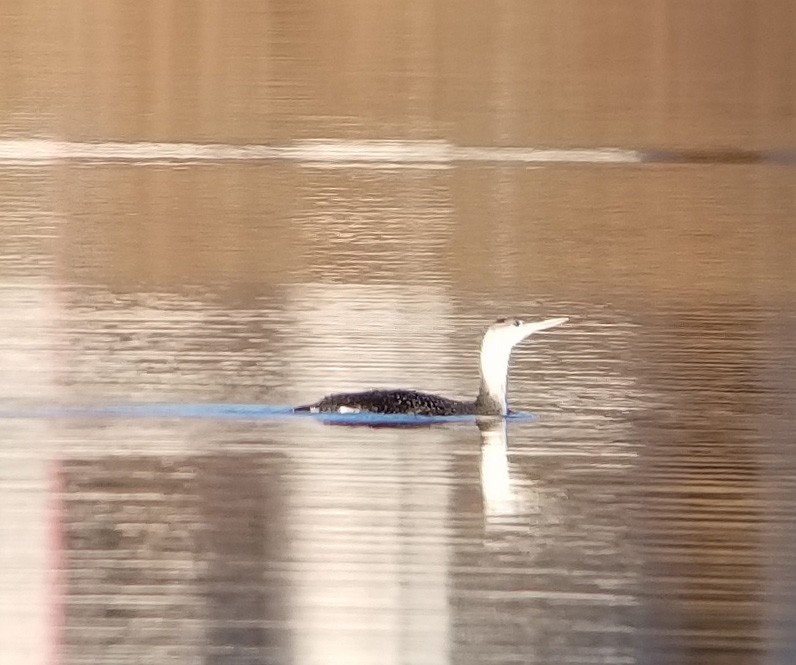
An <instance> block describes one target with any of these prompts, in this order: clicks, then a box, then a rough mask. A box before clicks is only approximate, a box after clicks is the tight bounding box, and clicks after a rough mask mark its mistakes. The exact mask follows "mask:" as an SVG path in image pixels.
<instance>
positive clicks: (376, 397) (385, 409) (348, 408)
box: [297, 389, 473, 416]
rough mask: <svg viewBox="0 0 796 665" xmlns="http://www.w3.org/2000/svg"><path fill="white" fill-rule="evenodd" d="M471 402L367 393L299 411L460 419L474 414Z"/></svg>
mask: <svg viewBox="0 0 796 665" xmlns="http://www.w3.org/2000/svg"><path fill="white" fill-rule="evenodd" d="M472 409H473V403H472V402H462V401H460V400H456V399H448V398H447V397H442V396H441V395H433V394H431V393H422V392H419V391H417V390H400V389H395V390H365V391H363V392H359V393H340V394H337V395H329V396H327V397H324V398H323V399H322V400H321V401H320V402H316V403H315V404H310V405H308V406H305V407H299V408H298V409H297V410H299V411H311V412H313V413H380V414H389V413H408V414H414V415H416V416H458V415H466V414H469V413H473V410H472Z"/></svg>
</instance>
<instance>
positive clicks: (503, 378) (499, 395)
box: [476, 335, 512, 416]
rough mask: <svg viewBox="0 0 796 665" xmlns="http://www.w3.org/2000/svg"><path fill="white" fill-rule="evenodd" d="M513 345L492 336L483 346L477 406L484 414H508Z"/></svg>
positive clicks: (486, 338)
mask: <svg viewBox="0 0 796 665" xmlns="http://www.w3.org/2000/svg"><path fill="white" fill-rule="evenodd" d="M511 349H512V345H511V344H507V343H506V342H505V341H503V340H500V339H496V338H495V337H492V336H490V335H486V336H485V337H484V341H483V342H482V344H481V387H480V389H479V391H478V399H477V400H476V404H477V405H478V407H479V408H480V410H481V412H482V413H489V414H495V415H498V414H499V415H504V416H505V415H506V414H507V413H508V400H507V389H508V372H509V358H510V357H511Z"/></svg>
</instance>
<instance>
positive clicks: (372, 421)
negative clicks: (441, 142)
mask: <svg viewBox="0 0 796 665" xmlns="http://www.w3.org/2000/svg"><path fill="white" fill-rule="evenodd" d="M71 418H121V419H125V418H143V419H204V420H286V419H295V418H302V419H307V418H310V419H313V420H319V421H321V422H328V423H339V424H352V425H391V424H392V425H432V424H443V423H456V422H473V423H474V422H475V420H476V417H475V416H416V415H411V414H380V413H306V412H299V413H297V412H295V411H293V407H291V406H266V405H260V404H118V405H96V406H78V407H69V406H66V407H39V408H30V409H18V410H3V411H0V419H71ZM507 419H508V420H525V421H528V420H536V416H535V415H533V414H532V413H523V412H518V413H512V414H511V415H509V416H507Z"/></svg>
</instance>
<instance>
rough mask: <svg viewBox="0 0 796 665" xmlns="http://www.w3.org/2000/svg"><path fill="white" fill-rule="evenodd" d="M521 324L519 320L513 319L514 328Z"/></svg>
mask: <svg viewBox="0 0 796 665" xmlns="http://www.w3.org/2000/svg"><path fill="white" fill-rule="evenodd" d="M521 323H522V321H520V320H519V319H514V326H515V327H516V326H519V325H520V324H521Z"/></svg>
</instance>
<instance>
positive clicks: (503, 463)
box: [478, 418, 539, 524]
mask: <svg viewBox="0 0 796 665" xmlns="http://www.w3.org/2000/svg"><path fill="white" fill-rule="evenodd" d="M478 429H479V430H480V431H481V469H480V470H481V497H482V500H483V502H484V519H485V520H486V521H487V524H489V523H490V522H491V521H492V520H494V519H497V518H500V517H511V516H514V515H521V514H523V513H526V514H527V513H528V511H529V510H530V509H531V508H532V507H533V508H536V507H538V503H539V500H538V496H537V495H536V494H535V493H534V492H533V491H532V490H531V488H530V487H529V486H528V485H525V486H522V487H515V486H514V484H513V483H512V481H511V475H510V473H509V460H508V437H507V432H506V429H507V424H506V421H505V420H504V419H503V418H484V419H481V420H480V421H479V423H478Z"/></svg>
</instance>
